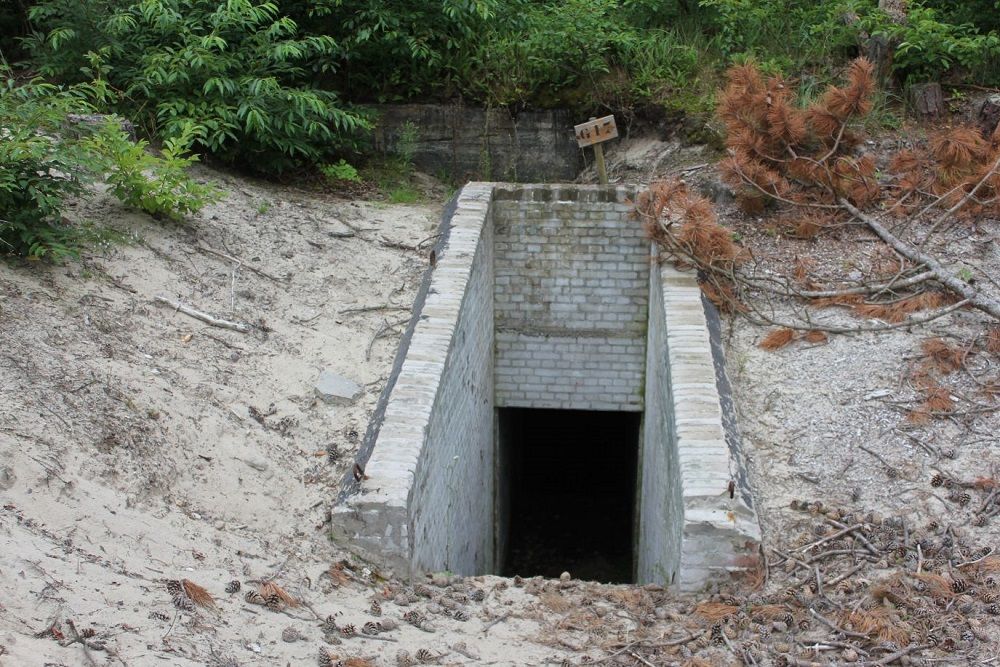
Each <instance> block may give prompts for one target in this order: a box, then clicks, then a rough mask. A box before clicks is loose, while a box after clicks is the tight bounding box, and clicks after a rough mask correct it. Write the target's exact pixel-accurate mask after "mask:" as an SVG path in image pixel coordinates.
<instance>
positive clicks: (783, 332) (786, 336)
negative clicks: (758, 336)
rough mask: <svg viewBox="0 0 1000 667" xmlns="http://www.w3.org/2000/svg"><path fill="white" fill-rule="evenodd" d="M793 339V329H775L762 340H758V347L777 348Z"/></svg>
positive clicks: (771, 349)
mask: <svg viewBox="0 0 1000 667" xmlns="http://www.w3.org/2000/svg"><path fill="white" fill-rule="evenodd" d="M793 340H795V331H793V330H792V329H775V330H774V331H772V332H771V333H769V334H768V335H766V336H764V340H762V341H761V342H760V347H761V348H762V349H764V350H770V351H774V350H778V349H781V348H783V347H785V346H786V345H788V344H789V343H791V342H792V341H793Z"/></svg>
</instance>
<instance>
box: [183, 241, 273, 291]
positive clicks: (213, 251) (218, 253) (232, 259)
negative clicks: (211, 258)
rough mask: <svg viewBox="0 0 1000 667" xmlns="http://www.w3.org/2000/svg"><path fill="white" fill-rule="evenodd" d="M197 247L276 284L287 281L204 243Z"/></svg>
mask: <svg viewBox="0 0 1000 667" xmlns="http://www.w3.org/2000/svg"><path fill="white" fill-rule="evenodd" d="M195 247H196V248H197V249H198V250H201V251H202V252H207V253H208V254H209V255H215V256H216V257H221V258H222V259H225V260H228V261H230V262H233V263H235V264H238V265H239V266H244V267H246V268H248V269H250V270H251V271H253V272H254V273H256V274H257V275H258V276H263V277H265V278H267V279H268V280H273V281H274V282H276V283H283V282H286V281H285V280H283V279H281V278H278V277H277V276H275V275H272V274H270V273H268V272H267V271H264V270H263V269H258V268H256V267H253V266H251V265H249V264H247V263H246V262H244V261H243V260H241V259H238V258H236V257H233V256H232V255H227V254H226V253H224V252H221V251H219V250H216V249H215V248H210V247H208V246H207V245H205V244H204V243H199V244H198V245H196V246H195Z"/></svg>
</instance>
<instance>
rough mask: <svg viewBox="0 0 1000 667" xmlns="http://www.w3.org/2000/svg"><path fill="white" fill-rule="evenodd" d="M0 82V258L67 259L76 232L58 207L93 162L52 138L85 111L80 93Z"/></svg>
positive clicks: (79, 146)
mask: <svg viewBox="0 0 1000 667" xmlns="http://www.w3.org/2000/svg"><path fill="white" fill-rule="evenodd" d="M0 76H2V77H3V81H2V87H0V252H5V253H13V254H18V255H26V256H29V257H36V258H38V257H43V256H50V257H56V258H58V257H64V256H67V255H73V254H74V253H75V252H76V248H77V246H78V245H79V244H80V243H81V242H82V238H81V232H80V230H79V229H77V228H75V227H73V226H72V225H69V224H66V223H65V222H64V221H63V220H62V216H61V213H62V207H63V202H64V201H65V200H66V199H67V198H69V197H73V196H76V195H79V194H81V193H82V192H83V190H84V186H85V185H86V184H87V183H88V182H89V180H90V177H91V174H92V172H93V168H94V166H95V163H96V161H95V160H94V156H93V155H92V154H91V153H90V152H89V151H88V150H87V149H86V147H85V146H84V144H83V142H81V141H77V140H74V139H72V138H66V139H62V140H59V139H56V137H57V136H58V135H59V134H60V133H61V132H63V130H64V128H63V123H64V121H65V118H66V115H67V114H69V113H86V112H87V111H89V110H90V106H89V104H88V103H87V102H86V99H85V98H84V96H83V95H82V94H81V93H82V92H83V91H80V90H74V91H71V92H66V91H61V90H59V89H58V88H57V87H55V86H53V85H51V84H46V83H42V82H40V81H34V82H31V83H29V84H27V85H23V86H18V85H17V84H16V83H15V81H14V79H13V78H12V77H11V76H10V74H9V72H4V71H2V70H0Z"/></svg>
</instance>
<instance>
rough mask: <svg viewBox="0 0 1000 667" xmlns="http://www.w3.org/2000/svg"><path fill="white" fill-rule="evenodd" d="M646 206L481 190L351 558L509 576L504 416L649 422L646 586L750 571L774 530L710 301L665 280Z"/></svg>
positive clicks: (437, 279) (372, 484)
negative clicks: (653, 258)
mask: <svg viewBox="0 0 1000 667" xmlns="http://www.w3.org/2000/svg"><path fill="white" fill-rule="evenodd" d="M629 194H630V193H629V192H627V191H625V190H624V189H621V188H600V187H593V186H566V187H559V186H524V187H513V186H509V185H497V186H495V185H493V184H483V183H473V184H469V185H467V186H466V187H465V188H463V190H462V192H461V193H460V196H459V198H458V203H457V207H456V211H455V214H454V215H453V217H452V219H451V227H450V230H449V231H448V232H447V234H446V240H445V241H444V242H443V243H444V245H443V247H442V249H441V252H440V254H439V259H438V261H437V265H436V267H435V268H434V269H433V271H432V273H431V275H430V282H429V288H428V290H427V298H426V301H425V302H424V303H423V305H422V307H421V308H420V312H419V318H418V320H417V321H416V325H415V326H414V328H413V333H412V337H411V339H410V343H409V349H408V351H407V353H406V358H405V360H404V361H403V362H402V364H401V366H400V367H399V369H398V372H396V373H394V380H395V382H394V383H390V385H389V386H390V387H391V393H389V394H388V395H387V400H386V403H385V406H386V407H385V411H384V418H383V420H382V422H381V426H380V427H379V428H378V429H377V431H376V433H375V436H374V437H375V441H374V442H375V446H374V449H373V450H372V453H371V457H370V458H369V459H368V460H367V461H362V463H365V464H366V469H365V470H366V474H367V478H366V479H364V480H363V481H362V482H361V484H360V485H359V487H360V488H359V489H358V490H357V492H356V493H353V494H352V495H350V496H348V497H347V498H346V500H345V501H344V502H343V503H340V504H338V505H337V506H336V507H335V508H334V510H333V512H332V522H333V536H334V538H335V539H336V540H337V542H338V543H340V544H341V545H342V546H344V547H347V548H350V549H352V550H355V551H358V552H361V553H362V554H364V555H365V557H366V558H369V559H371V560H373V561H375V562H376V563H378V564H379V565H380V566H381V567H383V568H386V569H388V570H391V571H395V572H396V573H398V574H401V575H403V576H406V575H409V576H416V575H418V574H419V573H420V572H423V571H435V570H451V571H453V572H456V573H461V574H482V573H487V572H491V571H492V570H493V568H494V567H495V563H494V539H495V538H494V533H493V531H494V526H495V525H496V516H495V512H496V508H495V506H494V498H495V496H496V493H495V490H494V489H495V482H494V479H495V474H496V473H497V471H496V470H495V468H496V466H495V443H494V439H495V419H494V412H495V410H494V408H495V407H505V406H510V407H529V408H543V407H545V408H556V409H594V410H630V411H639V410H645V415H644V421H643V430H642V444H641V448H640V481H639V485H640V488H639V510H640V519H639V531H638V541H637V544H636V552H637V554H638V563H637V566H638V572H637V577H638V579H637V580H638V581H639V582H640V583H645V582H657V583H662V584H670V583H673V582H674V581H675V580H676V582H677V584H678V585H679V586H680V587H681V588H683V589H697V588H701V587H704V586H706V585H708V584H711V583H712V582H713V581H717V580H719V579H723V578H725V577H728V574H729V573H730V572H732V571H736V570H740V569H742V568H745V567H746V565H747V557H748V556H753V555H755V554H756V553H757V548H758V544H759V540H760V529H759V526H758V525H757V518H756V515H755V513H754V510H753V507H752V503H751V502H750V500H749V489H748V488H746V484H745V480H746V477H745V474H744V470H743V469H742V467H743V462H742V457H741V456H740V455H739V451H738V449H739V448H738V443H736V442H735V440H734V437H733V434H734V433H735V431H734V428H735V426H734V424H730V423H729V422H731V420H729V421H727V419H726V417H727V415H726V414H725V413H726V412H727V411H730V412H731V408H729V409H728V410H727V408H726V405H728V403H727V402H726V401H725V400H723V399H722V398H720V396H722V395H724V394H725V390H724V389H720V387H724V386H725V385H726V384H727V383H725V382H724V381H723V380H724V376H723V375H722V373H724V368H721V366H716V364H715V363H714V362H715V360H714V359H713V350H712V335H711V332H710V329H709V327H708V320H707V318H706V311H705V307H704V305H703V303H702V299H701V293H700V290H699V288H698V284H697V281H696V279H695V276H694V275H693V274H692V273H690V272H688V273H681V272H679V271H677V270H676V269H674V268H672V267H671V266H669V265H667V264H663V265H651V263H650V261H649V255H650V250H649V244H648V242H647V241H646V240H645V239H644V237H643V235H642V232H641V230H640V229H639V225H638V224H637V223H635V222H634V221H631V220H628V219H627V218H626V216H625V213H626V206H625V205H624V204H622V203H620V202H622V201H624V200H625V198H626V197H627V196H628V195H629ZM647 334H648V336H647ZM647 337H648V344H647ZM644 403H645V405H644ZM730 416H731V415H730ZM727 424H728V425H729V427H728V431H729V432H728V433H727ZM727 436H728V440H727ZM730 481H733V482H734V483H735V493H733V495H732V497H730V493H729V483H730Z"/></svg>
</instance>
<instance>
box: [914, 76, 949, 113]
mask: <svg viewBox="0 0 1000 667" xmlns="http://www.w3.org/2000/svg"><path fill="white" fill-rule="evenodd" d="M909 97H910V106H911V107H912V108H913V112H914V113H915V114H916V115H917V116H919V117H921V118H940V117H941V116H943V115H944V112H945V105H944V93H943V92H942V91H941V84H940V83H938V82H936V81H933V82H931V83H916V84H913V85H912V86H910V95H909Z"/></svg>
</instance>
